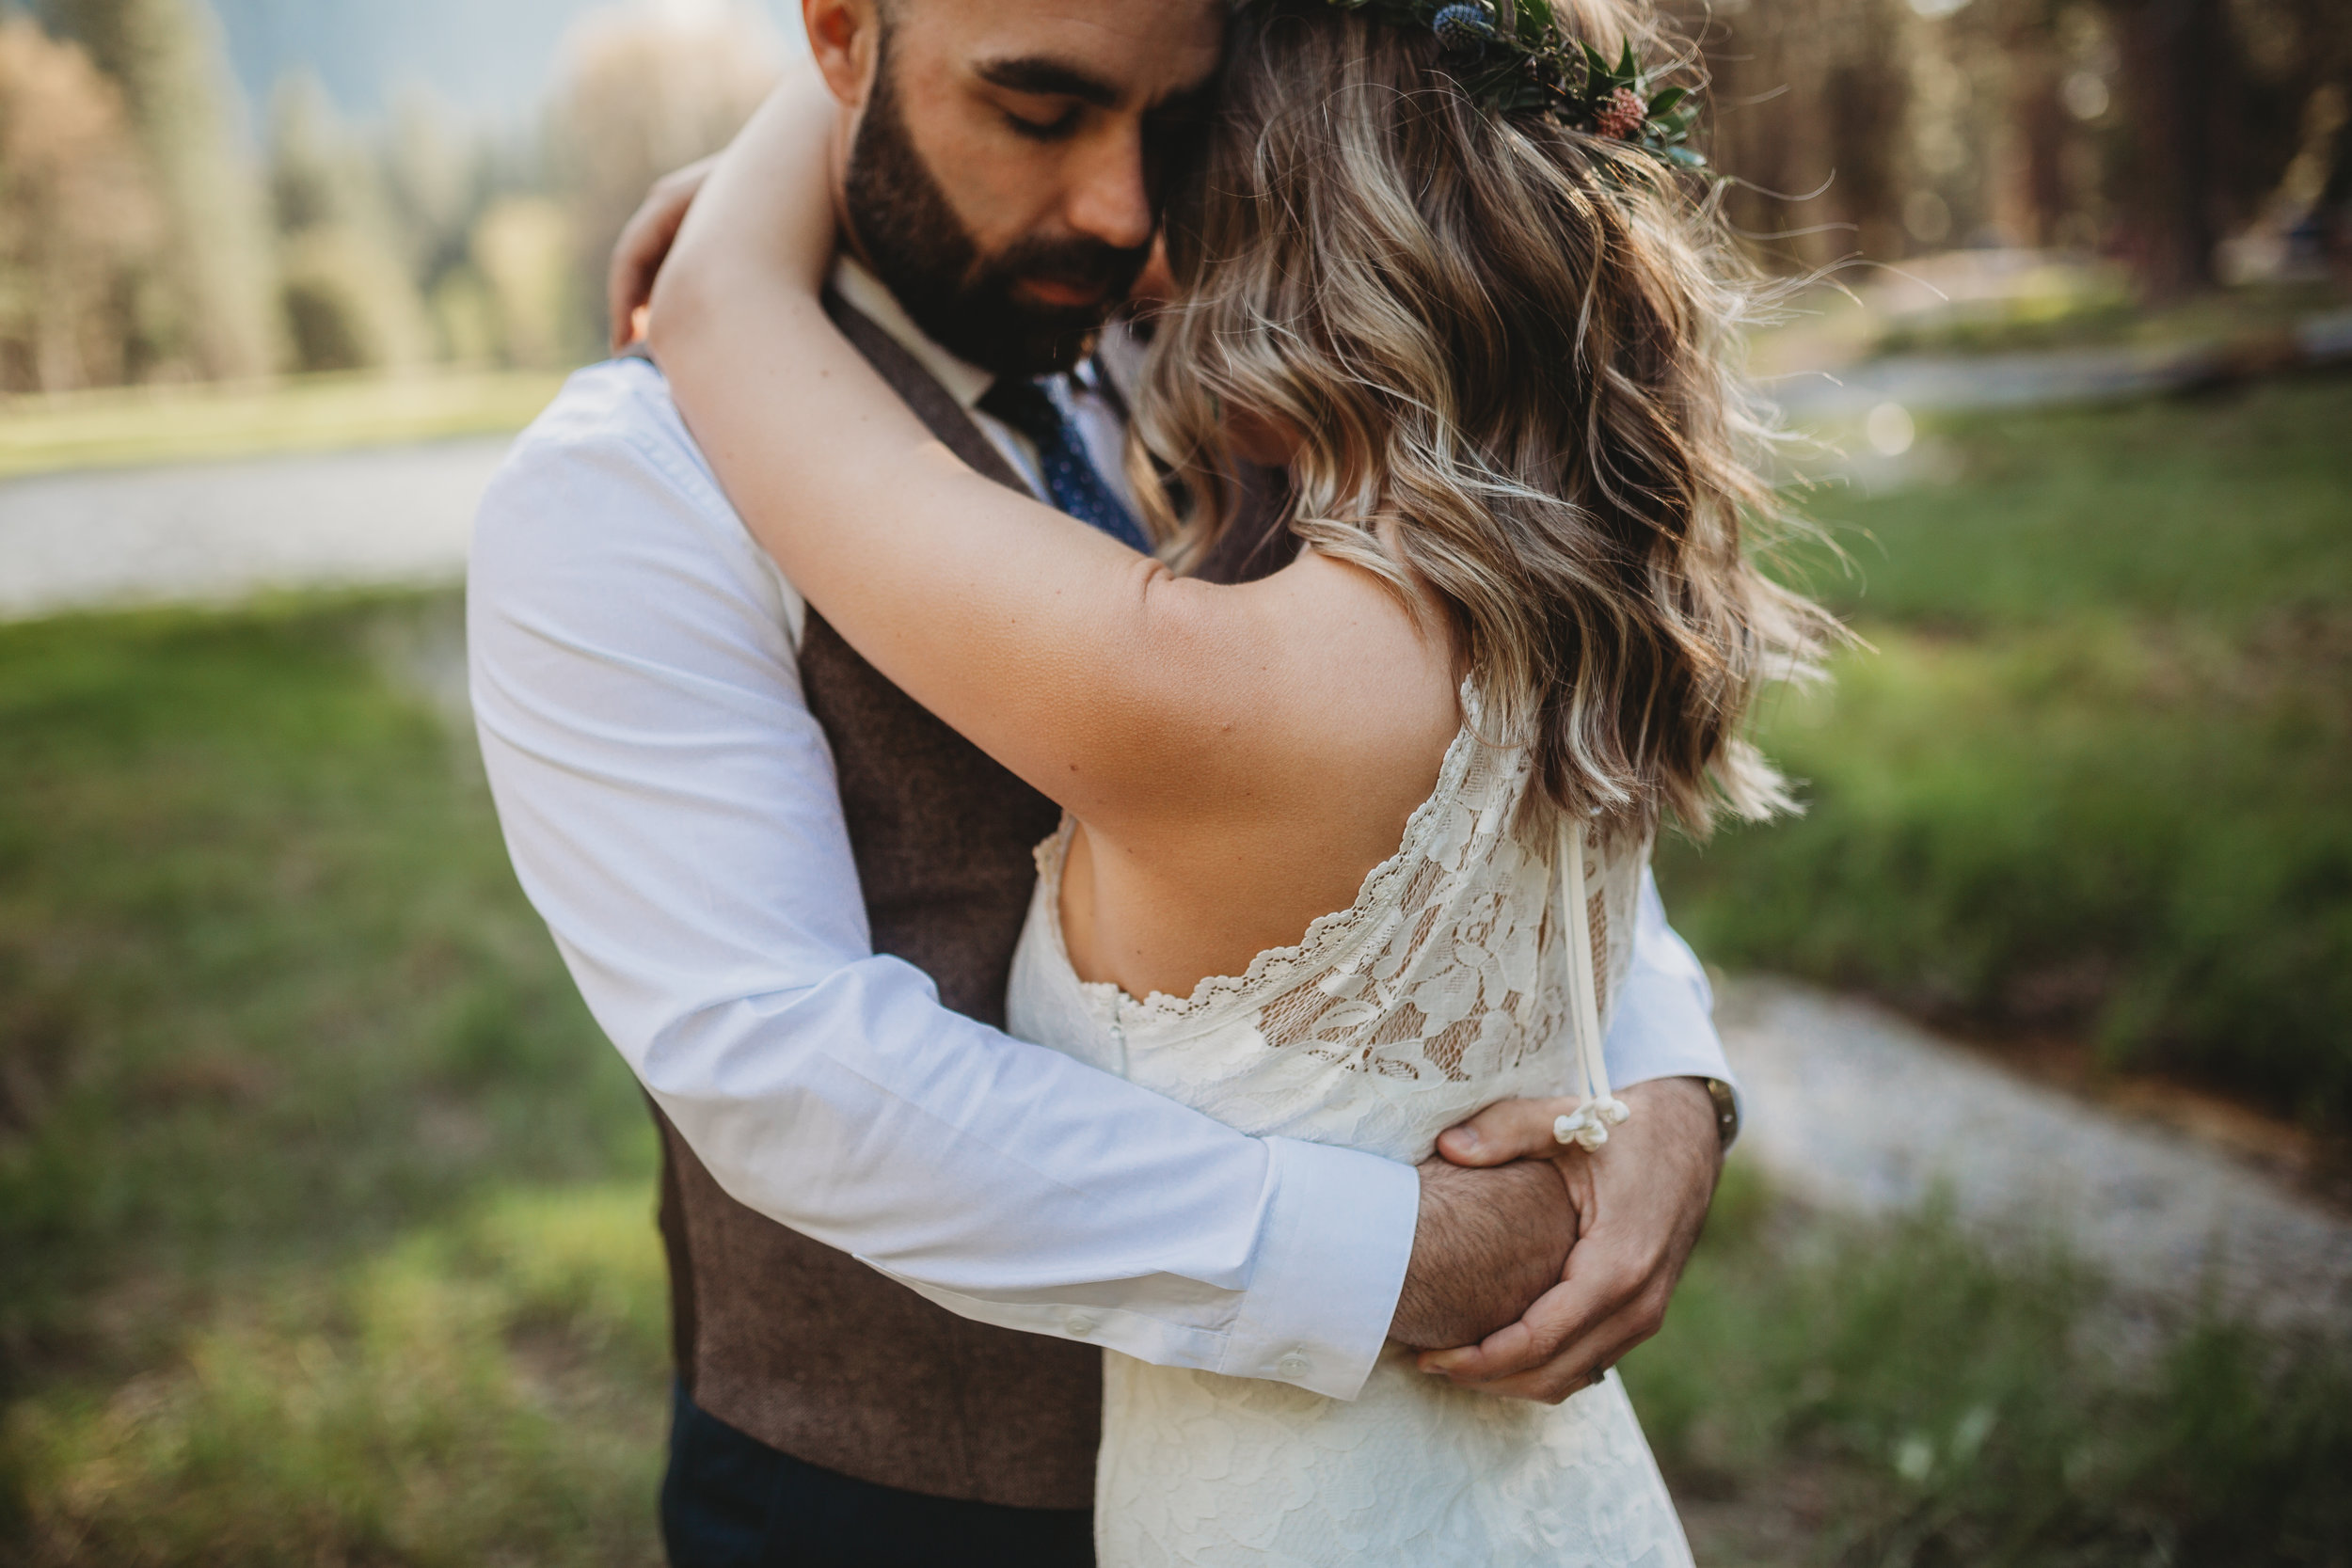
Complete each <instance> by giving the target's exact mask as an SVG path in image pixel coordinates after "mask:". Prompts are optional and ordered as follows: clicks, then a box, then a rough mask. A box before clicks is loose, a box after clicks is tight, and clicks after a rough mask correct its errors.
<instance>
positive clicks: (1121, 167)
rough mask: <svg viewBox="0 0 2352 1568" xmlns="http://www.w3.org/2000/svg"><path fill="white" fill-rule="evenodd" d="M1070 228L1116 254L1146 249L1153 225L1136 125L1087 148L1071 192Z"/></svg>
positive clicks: (1139, 137) (1068, 215)
mask: <svg viewBox="0 0 2352 1568" xmlns="http://www.w3.org/2000/svg"><path fill="white" fill-rule="evenodd" d="M1066 215H1067V219H1068V221H1069V224H1070V226H1071V228H1073V229H1074V230H1077V231H1078V232H1079V233H1081V234H1085V235H1087V236H1089V238H1092V239H1096V240H1100V241H1102V242H1103V243H1104V245H1110V246H1112V247H1113V248H1114V249H1118V250H1136V249H1138V248H1140V247H1141V246H1143V245H1148V244H1150V243H1151V240H1152V230H1153V229H1154V228H1155V227H1156V226H1157V222H1156V214H1154V213H1153V212H1152V192H1151V188H1150V186H1149V184H1148V183H1147V182H1146V180H1145V177H1144V168H1143V135H1142V131H1141V128H1140V127H1124V128H1122V130H1121V132H1120V134H1118V135H1109V136H1104V137H1103V138H1102V140H1101V142H1100V143H1099V144H1098V145H1097V146H1096V147H1095V148H1093V149H1091V150H1090V156H1089V158H1088V159H1087V161H1086V165H1085V166H1084V167H1083V168H1081V169H1080V170H1079V171H1078V180H1077V182H1076V183H1075V184H1074V185H1073V188H1072V190H1071V194H1070V207H1069V211H1068V214H1066Z"/></svg>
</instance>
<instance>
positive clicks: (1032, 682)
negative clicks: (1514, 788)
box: [652, 90, 1418, 832]
mask: <svg viewBox="0 0 2352 1568" xmlns="http://www.w3.org/2000/svg"><path fill="white" fill-rule="evenodd" d="M831 113H832V111H831V107H830V104H822V105H819V104H816V103H811V102H810V101H809V99H808V97H807V95H806V94H804V93H794V92H792V91H790V90H787V93H786V94H781V95H779V97H778V98H777V99H776V100H774V101H771V103H770V105H769V106H768V107H767V108H765V109H763V110H762V111H761V113H760V116H759V117H758V118H757V119H755V120H754V122H753V124H752V126H751V127H750V128H748V129H747V130H746V132H745V133H744V135H743V136H742V137H741V138H739V141H738V142H737V144H736V145H735V147H733V148H731V149H730V150H728V151H727V153H726V154H725V155H724V156H723V158H722V159H721V161H720V164H719V166H718V167H717V168H716V169H715V170H714V172H713V173H712V174H711V176H710V179H709V181H708V182H707V184H706V185H705V187H704V188H703V191H702V193H701V194H700V196H699V197H698V198H697V199H696V201H695V202H694V205H693V208H692V211H691V213H690V214H689V215H688V217H687V219H686V222H685V225H684V227H683V229H682V230H681V231H680V233H679V236H678V240H677V243H676V245H675V249H674V250H673V251H672V253H671V256H670V260H669V262H668V265H667V266H666V267H665V268H664V269H663V272H662V275H661V278H660V283H659V285H658V286H657V288H656V291H655V295H654V310H653V332H652V341H653V346H654V350H655V352H656V354H657V356H658V357H659V358H660V363H661V365H662V368H663V370H664V372H666V373H667V374H668V375H669V377H670V380H671V384H672V387H673V388H674V390H675V395H676V398H677V401H678V404H679V406H680V408H681V409H682V411H683V412H684V414H685V416H686V419H687V421H688V423H689V425H690V427H691V429H692V431H693V433H694V436H695V439H696V441H697V443H698V444H699V445H700V446H701V447H702V448H703V450H704V451H705V452H706V453H707V455H708V457H709V459H710V461H711V463H712V466H713V467H714V468H715V469H716V470H717V471H718V473H719V475H720V478H721V479H722V481H723V483H724V484H725V486H726V489H727V493H728V495H729V497H730V498H731V499H733V500H734V502H735V503H736V506H737V508H738V510H739V512H740V513H741V514H742V515H743V518H744V520H745V522H746V523H747V525H748V526H749V527H750V528H751V530H752V531H753V533H754V535H755V537H757V538H758V540H759V541H760V543H761V545H762V546H764V547H766V548H767V549H768V550H769V552H770V553H771V554H772V555H773V556H774V557H775V558H776V560H777V562H778V563H779V564H780V565H782V566H783V568H784V569H785V572H786V575H787V577H788V578H790V579H791V580H792V582H793V583H794V584H795V585H796V586H797V587H799V588H800V589H801V590H802V591H803V593H805V594H807V595H808V597H809V599H810V601H811V602H812V603H814V604H816V605H818V607H819V608H820V609H821V610H823V611H824V613H825V615H826V617H827V618H828V619H829V620H830V621H832V622H833V624H834V626H836V627H837V628H838V629H839V630H840V631H841V633H842V635H843V636H844V637H846V638H847V639H848V640H849V641H850V643H851V644H852V645H853V646H855V647H857V648H858V649H859V651H860V652H861V653H863V654H865V655H866V657H867V658H869V659H870V660H871V661H872V662H873V663H874V665H875V666H876V667H877V668H878V669H879V670H881V671H882V673H883V674H885V675H886V676H888V677H889V678H890V679H891V680H892V681H893V682H894V683H896V684H897V685H898V686H899V687H900V688H901V689H904V690H905V691H907V692H908V693H909V694H910V695H911V696H913V697H914V698H915V700H916V701H918V702H920V703H922V704H923V705H924V706H926V707H928V708H930V709H931V710H932V711H933V712H935V713H937V714H939V715H940V716H941V717H942V718H944V719H946V721H948V722H949V723H951V724H953V725H954V726H955V727H956V728H958V729H959V730H961V731H962V732H963V733H964V734H965V735H967V736H970V737H971V738H972V739H973V740H974V741H975V742H977V744H978V745H979V746H980V747H981V748H982V749H983V750H985V751H987V752H990V753H991V754H992V755H993V756H995V757H996V758H997V759H998V760H999V761H1001V762H1003V763H1005V764H1006V766H1008V767H1009V768H1012V770H1013V771H1015V772H1016V773H1019V774H1020V775H1022V776H1023V777H1024V778H1025V779H1026V780H1028V781H1029V782H1030V783H1031V784H1035V785H1036V786H1037V787H1038V788H1039V789H1041V790H1042V791H1043V792H1045V793H1046V794H1047V795H1049V796H1051V797H1053V798H1054V799H1056V800H1059V801H1061V802H1062V803H1063V804H1064V805H1066V806H1068V807H1070V809H1071V810H1072V811H1073V813H1074V814H1075V815H1077V816H1079V817H1081V818H1082V819H1083V820H1085V821H1087V822H1088V823H1089V826H1092V827H1097V828H1107V829H1109V830H1111V831H1113V832H1116V831H1117V830H1118V829H1119V828H1120V826H1121V825H1122V824H1127V823H1149V824H1151V825H1153V826H1157V825H1161V824H1164V823H1166V822H1168V821H1169V820H1171V819H1175V818H1179V817H1182V818H1184V819H1188V820H1199V819H1200V816H1202V815H1203V814H1205V813H1212V812H1218V811H1230V810H1232V809H1233V808H1232V805H1231V802H1232V801H1235V800H1244V799H1254V800H1255V801H1256V802H1257V804H1258V805H1260V806H1263V803H1264V801H1265V800H1266V799H1267V798H1268V796H1269V795H1270V794H1274V793H1276V792H1279V791H1281V790H1283V789H1284V788H1285V787H1286V786H1297V785H1301V784H1303V782H1304V781H1300V780H1297V779H1295V778H1294V777H1292V776H1290V771H1288V770H1295V769H1296V768H1298V767H1299V766H1301V761H1300V759H1302V758H1311V759H1313V766H1315V767H1316V768H1318V769H1320V768H1327V767H1328V766H1329V765H1330V761H1331V753H1332V752H1334V751H1337V752H1340V753H1341V754H1342V755H1343V756H1344V755H1346V754H1347V753H1349V752H1356V753H1359V754H1362V755H1365V756H1367V757H1370V756H1373V755H1376V754H1377V753H1378V752H1379V750H1380V749H1381V748H1383V747H1386V746H1389V745H1390V744H1391V740H1392V737H1391V736H1386V735H1383V734H1381V733H1380V731H1379V727H1378V725H1377V724H1376V723H1375V724H1373V725H1370V726H1367V725H1366V724H1365V723H1364V722H1363V721H1362V720H1363V715H1362V714H1361V713H1360V712H1358V713H1356V714H1354V715H1352V716H1351V717H1352V719H1353V720H1354V721H1353V722H1350V723H1342V722H1341V721H1338V720H1337V719H1336V718H1333V717H1327V716H1328V715H1331V714H1332V711H1333V709H1334V707H1335V706H1337V707H1340V708H1342V709H1344V708H1345V707H1346V706H1347V705H1346V703H1345V702H1344V700H1343V691H1342V690H1340V689H1336V688H1337V687H1338V685H1339V683H1342V682H1343V681H1344V680H1345V679H1346V672H1348V671H1349V670H1350V669H1351V668H1354V669H1359V670H1360V669H1361V668H1362V667H1363V665H1364V664H1366V663H1367V662H1368V661H1372V660H1375V659H1376V658H1377V657H1378V654H1377V652H1376V647H1377V643H1378V641H1379V640H1380V638H1381V637H1382V636H1383V635H1387V634H1390V633H1391V632H1392V628H1391V627H1371V626H1366V625H1364V624H1363V623H1364V621H1365V615H1364V613H1363V610H1362V603H1361V601H1360V600H1350V599H1348V598H1347V596H1346V595H1344V594H1341V595H1335V594H1332V593H1330V592H1328V591H1327V590H1328V586H1329V585H1328V582H1327V580H1325V579H1321V578H1315V576H1314V574H1315V573H1317V572H1321V573H1325V574H1329V573H1338V572H1351V571H1352V569H1350V568H1344V567H1339V566H1335V565H1333V564H1331V563H1329V562H1316V563H1314V564H1312V565H1311V566H1307V567H1304V568H1293V569H1292V570H1291V571H1289V572H1286V573H1282V574H1278V576H1277V577H1276V578H1270V579H1268V580H1266V581H1264V582H1262V583H1257V584H1253V585H1250V586H1248V587H1244V588H1225V587H1217V586H1213V585H1209V584H1203V583H1198V582H1188V581H1184V580H1181V579H1178V578H1175V577H1173V576H1172V575H1171V574H1170V573H1168V571H1167V569H1166V568H1165V567H1163V566H1161V565H1160V564H1159V563H1158V562H1154V561H1152V560H1150V559H1148V558H1146V557H1143V556H1139V555H1137V554H1136V553H1135V552H1134V551H1132V550H1129V549H1127V548H1125V547H1124V546H1120V545H1119V544H1118V543H1116V542H1115V541H1113V540H1110V539H1108V538H1106V537H1104V535H1102V534H1100V533H1098V532H1096V531H1094V530H1091V529H1089V528H1087V527H1086V526H1085V525H1083V524H1081V523H1078V522H1076V521H1074V520H1073V519H1072V518H1070V517H1067V516H1065V515H1062V514H1060V513H1058V512H1056V511H1054V510H1052V509H1051V508H1049V507H1046V506H1043V505H1041V504H1039V503H1037V502H1035V501H1033V500H1031V499H1027V498H1025V497H1023V496H1019V495H1016V494H1014V493H1012V492H1011V491H1009V490H1007V489H1005V488H1004V487H1003V486H1000V485H998V484H995V483H992V482H990V481H988V480H986V479H984V478H982V477H980V476H979V475H977V474H976V473H974V472H973V471H972V470H971V469H969V468H967V467H965V466H964V465H963V464H962V463H961V462H960V461H958V460H957V459H956V458H955V457H954V456H953V455H952V454H951V453H949V452H948V451H946V449H945V448H944V447H943V446H942V445H941V444H940V443H939V442H938V441H936V440H935V439H933V438H932V436H930V433H929V432H928V431H927V430H926V429H925V428H924V427H923V426H922V424H921V423H920V422H919V421H918V420H916V419H915V418H914V415H913V414H912V413H910V412H909V411H908V410H907V409H906V407H905V406H904V404H902V403H901V402H900V401H899V400H898V397H897V396H896V395H895V394H893V393H892V392H891V390H890V389H889V388H888V387H887V386H885V385H884V384H883V382H882V379H881V378H880V377H879V376H878V375H876V374H875V372H873V371H872V369H871V368H870V367H869V366H868V365H867V364H866V361H865V360H864V358H863V357H862V356H860V355H859V354H858V353H857V351H856V350H855V349H853V348H852V347H851V346H850V344H849V342H848V341H846V340H844V339H843V338H842V337H841V336H840V334H839V333H838V332H837V331H836V330H835V329H834V326H833V325H832V323H831V322H830V321H829V320H827V318H826V317H825V315H824V312H823V309H822V307H821V305H820V304H819V299H818V287H819V283H820V281H821V278H822V277H823V275H824V272H825V270H826V269H827V266H828V265H829V260H830V254H831V246H832V236H833V223H834V215H833V211H832V208H831V205H830V197H829V195H828V192H827V189H826V184H825V181H824V179H823V170H822V167H821V164H820V161H819V160H818V158H817V157H815V156H813V155H812V152H811V150H810V148H811V144H812V143H813V142H815V141H816V140H817V138H818V132H819V126H818V121H819V119H828V120H829V117H830V115H831ZM1310 584H1311V586H1310ZM1314 590H1323V591H1314ZM1397 613H1398V614H1399V615H1400V616H1401V615H1402V611H1401V610H1399V611H1397ZM1415 717H1416V718H1418V716H1415ZM1321 729H1327V730H1329V731H1330V732H1332V733H1331V735H1330V737H1329V741H1330V743H1329V745H1328V746H1327V747H1319V746H1318V744H1317V742H1318V741H1319V740H1320V739H1321V738H1322V736H1320V735H1319V733H1318V731H1319V730H1321ZM1318 777H1320V774H1319V773H1318Z"/></svg>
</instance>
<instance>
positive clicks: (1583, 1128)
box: [1551, 812, 1633, 1152]
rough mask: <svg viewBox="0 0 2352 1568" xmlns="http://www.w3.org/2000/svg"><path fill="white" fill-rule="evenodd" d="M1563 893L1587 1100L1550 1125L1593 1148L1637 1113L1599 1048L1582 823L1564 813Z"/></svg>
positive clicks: (1566, 1138)
mask: <svg viewBox="0 0 2352 1568" xmlns="http://www.w3.org/2000/svg"><path fill="white" fill-rule="evenodd" d="M1560 896H1561V899H1562V900H1563V901H1564V902H1565V904H1566V905H1567V907H1568V922H1567V927H1568V928H1567V947H1568V953H1567V958H1568V994H1569V997H1570V999H1571V1000H1570V1004H1569V1006H1570V1012H1571V1015H1572V1016H1571V1019H1570V1022H1571V1023H1573V1025H1574V1026H1575V1029H1576V1064H1577V1069H1578V1071H1579V1072H1580V1073H1581V1074H1582V1076H1583V1080H1584V1082H1583V1085H1582V1099H1583V1103H1582V1104H1581V1105H1579V1106H1578V1107H1577V1108H1576V1109H1575V1110H1574V1111H1572V1112H1570V1113H1569V1114H1568V1115H1566V1116H1565V1117H1560V1118H1559V1119H1558V1120H1556V1121H1554V1122H1553V1123H1552V1124H1551V1135H1552V1136H1553V1137H1554V1138H1557V1139H1558V1140H1559V1141H1560V1142H1562V1143H1564V1144H1568V1143H1572V1144H1580V1145H1581V1146H1582V1147H1583V1148H1585V1149H1586V1150H1587V1151H1588V1152H1589V1151H1590V1150H1593V1149H1597V1148H1599V1147H1600V1146H1601V1145H1603V1144H1605V1143H1607V1142H1608V1141H1609V1130H1610V1129H1611V1128H1612V1127H1614V1126H1616V1125H1617V1124H1618V1123H1620V1122H1622V1121H1624V1120H1625V1118H1626V1117H1629V1116H1631V1115H1632V1114H1633V1113H1632V1112H1631V1111H1630V1110H1629V1109H1627V1107H1626V1103H1625V1101H1622V1100H1619V1099H1618V1098H1617V1097H1616V1096H1615V1095H1613V1094H1611V1093H1610V1092H1609V1063H1608V1061H1607V1060H1606V1058H1604V1057H1603V1055H1602V1054H1601V1049H1600V987H1599V984H1598V982H1597V979H1596V978H1595V975H1594V972H1593V964H1594V958H1593V926H1592V917H1591V915H1590V914H1589V913H1588V912H1587V909H1588V906H1587V903H1586V900H1587V898H1588V897H1589V896H1590V895H1589V894H1588V893H1587V891H1586V889H1585V885H1584V831H1583V824H1582V823H1581V822H1579V821H1577V820H1576V819H1574V818H1572V817H1570V816H1568V815H1567V814H1566V813H1565V812H1564V813H1562V814H1561V817H1560Z"/></svg>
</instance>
